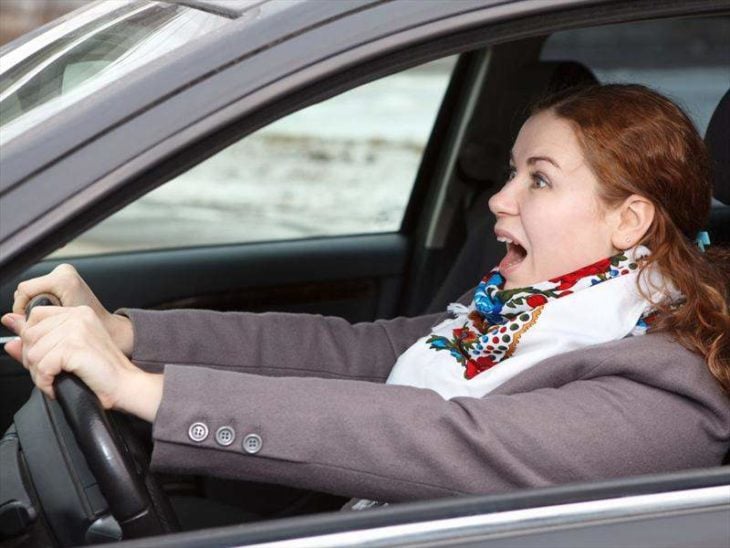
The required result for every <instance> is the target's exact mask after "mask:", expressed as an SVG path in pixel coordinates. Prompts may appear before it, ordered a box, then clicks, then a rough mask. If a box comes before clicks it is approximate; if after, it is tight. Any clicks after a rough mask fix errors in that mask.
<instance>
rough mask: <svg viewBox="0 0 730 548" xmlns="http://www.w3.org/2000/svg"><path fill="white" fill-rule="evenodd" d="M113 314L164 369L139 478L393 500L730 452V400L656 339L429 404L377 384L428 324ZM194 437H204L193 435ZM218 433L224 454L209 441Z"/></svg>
mask: <svg viewBox="0 0 730 548" xmlns="http://www.w3.org/2000/svg"><path fill="white" fill-rule="evenodd" d="M124 313H125V314H126V315H128V316H129V317H130V318H131V319H132V322H133V326H134V332H135V347H134V353H133V356H132V359H133V361H134V362H135V363H136V364H138V365H139V366H140V367H143V368H144V369H147V370H150V371H161V370H162V369H163V368H164V371H165V383H164V393H163V397H162V404H161V406H160V409H159V412H158V414H157V417H156V419H155V421H154V425H153V437H154V451H153V455H152V467H153V470H158V471H177V472H182V473H188V474H201V475H211V476H220V477H231V478H238V479H246V480H253V481H263V482H272V483H282V484H287V485H291V486H298V487H304V488H309V489H314V490H318V491H325V492H331V493H336V494H339V495H345V496H351V497H363V498H368V499H374V500H382V501H403V500H413V499H423V498H431V497H441V496H449V495H461V494H474V493H499V492H505V491H510V490H513V489H519V488H526V487H540V486H548V485H553V484H558V483H568V482H578V481H585V480H598V479H607V478H613V477H620V476H630V475H635V474H646V473H660V472H670V471H674V470H682V469H688V468H697V467H705V466H716V465H719V464H720V463H721V461H722V459H723V455H724V454H725V452H726V451H727V449H728V444H729V442H730V400H729V399H728V398H727V396H726V395H725V394H724V393H723V392H722V390H721V388H720V386H719V384H718V383H717V382H716V381H715V380H714V378H713V377H712V376H711V375H710V373H709V371H708V368H707V366H706V364H705V363H704V361H703V360H702V359H701V357H699V356H697V355H695V354H693V353H691V352H689V351H687V350H685V349H684V348H682V347H681V346H680V345H678V344H677V343H675V342H673V341H671V340H670V339H669V338H667V337H666V336H662V335H646V336H642V337H635V338H630V339H624V340H619V341H616V342H612V343H608V344H602V345H598V346H594V347H589V348H585V349H581V350H577V351H573V352H569V353H566V354H562V355H558V356H554V357H551V358H549V359H547V360H545V361H543V362H542V363H540V364H539V365H538V366H535V367H533V368H531V369H529V370H527V371H526V372H523V373H521V374H520V375H517V376H516V377H514V378H512V379H511V380H510V381H508V382H506V383H505V384H503V385H502V386H500V387H499V388H497V389H496V390H495V391H493V392H492V393H490V394H489V395H488V396H486V397H484V398H467V397H462V398H454V399H452V400H444V399H443V398H441V397H440V396H439V395H438V394H436V393H435V392H433V391H431V390H426V389H420V388H413V387H407V386H391V385H384V384H383V383H384V381H385V379H386V378H387V376H388V373H389V372H390V370H391V368H392V366H393V364H394V363H395V361H396V358H397V357H398V355H399V354H401V353H402V352H403V351H404V350H405V349H406V348H408V347H409V346H410V345H411V344H412V343H414V342H415V341H416V339H418V338H419V337H421V336H423V335H425V334H426V333H428V331H429V329H430V327H431V326H432V325H433V324H434V323H436V322H437V321H439V320H440V318H441V315H438V314H437V315H431V316H422V317H418V318H411V319H406V318H397V319H394V320H387V321H376V322H374V323H362V324H356V325H351V324H349V323H348V322H346V321H345V320H343V319H340V318H332V317H322V316H315V315H302V314H283V313H266V314H252V313H218V312H203V311H192V310H179V311H165V312H154V311H141V310H126V311H124ZM502 367H509V364H508V363H507V362H505V363H504V364H503V365H502ZM194 423H202V424H204V425H205V426H206V427H207V428H208V435H207V437H206V438H205V439H204V440H202V441H193V439H191V437H190V435H189V430H190V427H191V425H193V424H194ZM224 426H228V427H231V428H232V429H233V431H234V432H235V439H234V441H233V443H231V444H230V445H227V446H224V445H221V444H220V443H218V442H217V441H216V439H215V438H216V436H215V432H216V431H217V430H218V429H219V428H221V427H224ZM199 432H200V430H199V431H198V433H199ZM251 434H256V435H258V436H259V437H260V443H259V440H258V439H257V438H255V436H254V437H253V438H252V437H251V436H250V435H251ZM247 436H248V437H247ZM244 439H246V440H248V447H249V450H252V449H253V450H254V452H253V453H249V452H247V451H245V450H243V449H242V441H243V440H244Z"/></svg>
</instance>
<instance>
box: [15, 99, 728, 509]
mask: <svg viewBox="0 0 730 548" xmlns="http://www.w3.org/2000/svg"><path fill="white" fill-rule="evenodd" d="M489 207H490V209H491V211H492V213H493V214H494V215H496V217H497V223H496V230H495V232H496V237H497V238H498V239H500V240H503V241H505V243H506V246H507V251H506V254H505V257H504V258H503V259H502V261H501V262H500V263H499V266H498V267H497V268H496V269H495V270H494V271H492V272H491V273H489V274H488V275H487V276H486V277H485V278H484V280H482V282H481V283H480V285H479V286H478V287H477V289H476V290H475V291H474V292H472V294H469V295H467V296H465V297H464V298H462V299H461V301H460V303H456V304H455V305H453V306H451V307H450V311H449V313H448V314H444V315H435V316H425V317H419V318H411V319H406V318H398V319H395V320H389V321H377V322H374V323H368V324H358V325H350V324H348V323H347V322H345V321H344V320H341V319H337V318H323V317H319V316H309V315H293V314H279V313H269V314H248V313H226V314H224V313H214V312H201V311H170V312H145V311H140V310H123V311H120V312H119V313H117V314H110V313H109V312H107V311H106V310H105V309H104V308H103V307H102V306H101V304H100V303H99V302H98V301H97V300H96V298H95V297H94V296H93V294H92V293H91V291H90V290H89V288H88V287H87V286H86V285H85V284H84V282H83V281H82V280H81V278H79V276H78V274H76V272H75V271H74V270H73V268H72V267H69V266H61V267H58V268H57V269H56V270H54V271H53V272H52V273H51V274H49V275H48V276H44V277H41V278H36V279H33V280H28V281H26V282H23V283H21V284H20V285H19V287H18V290H17V292H16V295H15V303H14V314H8V315H6V316H4V317H3V319H2V321H3V323H4V324H5V325H6V326H7V327H9V328H11V329H13V330H14V331H16V332H18V333H19V334H20V335H21V340H20V341H14V342H10V343H8V344H7V346H6V350H7V352H8V353H9V354H10V355H12V356H13V357H14V358H15V359H17V360H19V361H22V363H23V364H24V365H25V366H26V367H27V368H28V369H29V370H30V373H31V375H32V376H33V379H34V382H35V383H36V384H37V385H38V387H39V388H40V389H41V390H43V391H44V392H46V393H48V394H49V395H52V394H53V388H52V381H53V377H54V376H55V375H56V374H57V373H58V372H59V371H61V370H66V371H70V372H74V373H76V374H77V375H79V376H80V377H81V378H82V379H83V380H84V381H85V382H86V383H87V384H88V385H89V386H90V387H91V389H92V390H93V391H94V392H95V393H96V394H97V395H98V396H99V398H100V400H101V402H102V404H103V405H104V407H105V408H116V409H120V410H122V411H126V412H128V413H132V414H135V415H137V416H139V417H141V418H143V419H146V420H148V421H152V422H154V427H153V437H154V451H153V455H152V466H153V469H157V470H175V471H178V472H187V473H196V474H207V475H218V476H225V477H236V478H241V479H249V480H258V481H268V482H273V483H284V484H288V485H293V486H299V487H306V488H311V489H316V490H320V491H329V492H333V493H337V494H341V495H348V496H353V497H364V498H368V499H375V500H383V501H399V500H409V499H419V498H429V497H436V496H445V495H455V494H463V493H494V492H500V491H507V490H510V489H515V488H521V487H535V486H544V485H550V484H554V483H562V482H571V481H580V480H590V479H599V478H610V477H618V476H628V475H632V474H641V473H656V472H664V471H671V470H678V469H683V468H689V467H701V466H711V465H717V464H720V462H721V461H722V459H723V455H724V454H725V452H726V451H727V449H728V443H729V442H730V401H729V400H728V397H727V393H726V392H725V391H730V364H729V363H728V359H729V356H730V339H729V336H728V332H729V331H730V319H729V317H728V308H727V293H726V291H727V290H726V287H725V280H724V279H723V274H722V273H721V272H720V271H719V270H718V269H717V268H716V267H714V266H713V265H712V264H711V262H710V261H709V260H708V256H709V253H708V254H704V255H703V254H702V253H701V252H700V250H699V249H698V248H697V247H696V246H695V244H694V238H695V235H696V233H697V232H698V231H699V230H701V229H702V225H703V223H704V221H705V219H706V218H707V215H708V211H709V207H710V184H709V180H708V160H707V156H706V153H705V150H704V147H703V144H702V141H701V140H700V138H699V136H698V135H697V132H696V131H695V129H694V128H693V126H692V124H691V122H690V121H689V119H688V118H687V117H686V115H684V113H682V112H681V110H680V109H679V108H678V107H676V106H675V105H674V104H673V103H671V102H670V101H669V100H667V99H666V98H664V97H662V96H660V95H658V94H656V93H654V92H652V91H650V90H648V89H646V88H643V87H641V86H619V85H610V86H595V87H590V88H586V89H583V90H579V91H573V92H568V93H564V94H562V95H559V96H556V97H553V98H551V99H549V100H547V101H546V102H544V103H542V104H540V105H538V106H537V108H536V109H535V111H534V112H533V114H532V116H531V117H530V118H529V119H528V121H527V122H526V123H525V124H524V126H523V127H522V129H521V131H520V133H519V136H518V137H517V140H516V142H515V144H514V148H513V151H512V158H511V166H510V175H509V178H508V180H507V182H506V184H505V185H504V188H502V190H501V191H499V192H498V193H497V194H495V195H494V196H493V197H492V199H491V201H490V204H489ZM715 255H717V256H720V255H721V253H720V252H719V251H715ZM42 292H51V293H54V294H56V295H57V296H58V297H59V298H60V299H61V301H62V303H63V304H64V308H58V307H44V308H37V309H34V310H33V312H32V314H31V316H30V318H29V320H28V321H27V322H26V321H25V320H24V319H23V316H22V312H23V310H24V308H25V306H26V304H27V303H28V301H29V299H30V298H31V297H32V296H34V295H37V294H39V293H42ZM647 330H648V331H649V334H644V333H645V332H646V331H647ZM364 381H370V382H364ZM384 382H387V384H386V385H383V383H384ZM723 389H724V390H723ZM222 433H225V434H222Z"/></svg>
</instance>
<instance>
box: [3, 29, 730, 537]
mask: <svg viewBox="0 0 730 548" xmlns="http://www.w3.org/2000/svg"><path fill="white" fill-rule="evenodd" d="M726 19H727V18H726ZM659 23H661V22H659ZM548 38H549V37H548V36H540V37H531V38H526V39H521V40H516V41H512V42H506V43H500V44H497V45H493V46H490V47H489V48H488V50H484V49H483V50H475V51H468V52H465V53H462V54H461V55H460V57H459V60H458V62H457V63H456V65H455V68H454V69H453V73H452V77H451V81H450V84H449V87H448V89H447V91H446V94H445V96H444V99H443V103H442V105H441V108H440V111H439V113H438V116H437V119H436V122H435V124H434V127H433V130H432V134H431V137H430V139H429V142H428V144H427V146H426V148H425V150H424V152H423V156H422V162H421V165H420V168H419V171H418V175H417V177H416V182H415V186H414V188H413V193H412V195H411V200H410V202H409V204H408V207H407V209H406V211H405V214H404V219H403V223H402V228H401V231H400V232H398V233H396V234H381V235H352V236H343V237H332V238H327V237H319V238H311V239H302V240H296V241H280V242H268V243H267V242H262V243H253V244H245V245H235V244H227V245H220V246H211V247H205V248H185V247H180V248H177V249H165V250H157V251H144V252H123V253H113V254H108V255H91V256H87V257H80V258H74V259H72V260H68V262H72V264H74V265H75V266H76V268H77V269H78V270H79V272H80V273H81V274H82V276H84V278H85V279H86V280H87V282H88V283H89V285H90V286H91V287H92V289H93V290H94V291H95V292H96V293H97V295H98V296H99V298H100V299H101V301H102V302H103V303H104V304H105V306H106V307H107V308H108V309H111V310H114V309H117V308H120V307H122V306H127V307H143V308H154V309H173V308H183V307H184V308H205V309H217V310H247V311H265V310H281V311H290V312H301V313H316V314H325V315H338V316H342V317H345V318H347V319H348V320H350V321H352V322H359V321H373V320H375V319H377V318H389V317H395V316H398V315H408V316H412V315H418V314H425V313H431V312H438V311H442V310H445V308H446V306H447V305H448V304H449V303H451V302H453V301H455V300H456V299H457V298H458V297H459V296H460V295H462V294H464V293H465V292H467V291H468V290H469V289H470V288H472V287H473V286H474V285H475V283H476V281H478V280H479V278H480V277H481V276H482V275H483V274H484V272H486V271H488V270H489V269H490V268H492V266H493V265H494V264H495V263H496V262H498V260H499V258H500V257H501V255H502V253H503V245H502V244H500V243H499V242H497V241H496V240H495V238H494V237H493V224H494V219H493V218H492V217H491V216H490V215H489V214H488V209H487V201H488V199H489V197H490V196H491V195H493V194H494V193H495V192H496V191H497V190H498V189H499V187H500V185H501V181H502V180H503V179H504V176H505V169H506V158H507V157H508V154H509V150H510V147H511V144H512V142H513V141H514V138H515V137H516V134H517V131H518V130H519V128H520V126H521V124H522V123H523V122H524V121H525V120H526V118H527V116H528V114H529V109H530V105H532V104H533V103H534V102H535V101H536V100H537V99H539V98H540V97H543V96H544V95H547V94H550V93H553V92H556V91H559V90H562V89H566V88H570V87H574V86H583V85H590V84H593V83H596V82H599V81H600V78H599V77H598V76H597V75H596V72H595V71H594V70H593V69H592V67H591V66H588V65H587V64H585V63H583V62H581V61H578V60H575V59H572V58H566V59H564V60H553V59H545V58H543V56H542V55H541V53H542V51H543V47H544V45H545V43H546V41H547V40H548ZM726 38H727V37H726ZM725 46H726V47H727V42H726V44H725ZM487 60H488V64H487ZM484 66H488V69H487V70H485V71H482V70H480V69H481V68H482V67H484ZM467 107H468V108H467ZM459 124H460V125H461V127H460V129H461V130H462V131H461V132H458V131H456V126H457V125H459ZM704 137H705V141H706V143H707V146H708V149H709V151H710V154H711V156H712V159H713V162H714V174H713V175H714V200H713V207H712V209H711V213H710V218H709V222H708V226H707V231H708V232H709V234H710V239H711V241H712V244H711V245H730V148H729V147H728V143H729V142H730V90H726V91H725V93H724V96H722V98H721V99H720V100H719V102H717V104H716V106H715V107H714V112H713V114H712V116H711V118H710V121H709V124H708V126H707V130H706V132H705V135H704ZM449 165H450V166H451V168H450V169H446V168H445V167H444V166H449ZM62 262H67V261H65V260H64V259H63V258H62V257H61V258H52V259H47V260H45V261H42V262H40V263H38V264H36V265H34V266H33V267H32V268H30V269H29V270H28V271H27V272H25V273H23V274H22V275H21V276H18V277H17V278H16V279H13V280H10V281H9V282H8V283H6V284H3V286H2V287H1V288H0V310H2V311H3V312H4V311H6V310H7V309H9V308H10V305H11V302H12V293H13V291H14V288H15V286H16V285H17V283H18V281H20V280H22V279H24V278H27V277H32V276H35V275H39V274H41V273H45V272H48V271H50V270H51V269H52V268H53V267H55V266H56V265H58V264H60V263H62ZM292 265H296V268H292ZM0 335H9V333H6V332H3V333H0ZM31 392H32V384H31V381H30V378H29V377H28V376H27V374H26V372H25V371H24V370H23V369H22V367H21V366H20V365H18V364H15V363H13V362H12V361H11V360H10V358H9V357H7V356H5V355H0V432H6V434H5V436H4V437H3V439H2V441H1V442H0V470H1V472H0V474H1V475H2V480H3V482H6V485H7V484H9V483H8V482H10V483H12V484H13V485H14V486H15V487H14V489H15V491H14V494H13V496H15V497H16V499H15V503H14V504H13V505H9V504H7V502H8V501H4V500H0V508H2V509H3V512H2V516H0V517H1V519H0V523H1V524H3V525H0V528H1V529H0V531H1V532H2V533H3V534H5V535H6V536H7V537H8V538H15V539H23V541H24V542H25V541H27V540H28V539H35V541H37V542H38V544H47V545H52V544H55V543H57V542H59V539H61V540H60V543H61V544H65V543H74V542H77V541H82V542H102V541H105V540H110V539H114V538H118V536H119V534H120V531H119V526H118V524H116V523H115V522H114V520H113V519H110V518H109V515H108V511H107V508H108V506H107V503H106V501H105V500H104V497H103V496H102V495H101V493H100V491H99V488H98V485H97V483H96V481H95V480H94V477H93V475H92V474H91V473H90V471H89V468H88V466H87V465H86V464H85V461H84V457H83V456H82V455H81V453H80V450H79V448H78V446H77V445H76V443H75V441H74V440H73V435H72V434H71V432H70V430H69V428H68V426H67V425H66V422H65V421H64V420H63V419H62V410H61V407H60V406H59V405H58V404H56V403H54V404H48V403H47V402H44V401H42V398H40V396H39V395H38V393H37V392H36V393H35V394H34V395H31ZM26 402H27V403H26ZM24 406H25V407H24ZM21 408H24V409H25V411H23V412H21V411H19V410H21ZM111 415H112V417H111V420H112V423H113V425H114V429H115V430H116V431H117V432H119V433H120V435H121V437H122V438H123V440H124V451H125V452H127V453H128V454H130V455H132V457H131V461H130V462H133V463H134V464H133V466H134V467H135V468H136V473H137V474H138V475H140V477H142V478H143V481H144V484H145V488H146V491H147V492H148V493H149V494H150V496H151V498H152V499H153V500H152V504H153V506H154V507H155V511H156V512H157V516H158V518H159V522H160V523H162V524H163V525H162V527H163V531H166V532H171V531H177V530H196V529H201V528H206V527H214V526H221V525H229V524H237V523H244V522H253V521H261V520H269V519H275V518H282V517H288V516H295V515H303V514H311V513H317V512H325V511H336V510H338V509H339V508H340V507H341V506H342V504H344V502H346V499H345V498H343V497H337V496H333V495H330V494H325V493H314V492H308V491H302V490H299V489H294V488H289V487H284V486H275V485H263V484H254V483H251V482H242V481H232V480H229V479H219V478H211V477H190V476H181V475H174V474H151V473H150V472H149V471H148V470H147V468H146V464H145V463H147V462H148V460H149V457H148V455H149V453H150V451H151V432H150V425H148V424H146V423H143V422H142V421H138V420H135V419H132V418H129V417H125V416H122V415H120V414H118V413H112V414H111ZM23 428H25V429H28V430H32V431H33V432H34V433H35V435H36V437H37V439H39V440H46V441H44V442H43V443H48V442H47V440H49V439H53V440H55V442H54V443H55V444H56V446H57V447H56V451H57V452H59V454H63V455H65V457H64V458H65V460H66V465H65V467H64V468H65V469H64V471H63V472H60V471H59V470H58V469H56V468H54V465H53V463H54V462H55V461H53V457H52V455H50V453H52V452H53V451H49V450H48V449H47V448H44V445H43V443H39V444H37V447H35V449H33V448H31V447H26V446H23V447H22V448H21V444H20V443H19V441H18V430H20V429H23ZM26 438H28V439H29V438H30V436H26ZM29 451H37V452H45V453H48V455H47V457H44V458H45V459H46V460H43V461H42V462H44V463H45V467H46V470H45V472H43V474H45V475H46V476H47V477H45V478H39V477H37V476H33V475H32V474H31V471H30V469H29V466H28V463H27V462H26V460H27V455H24V453H28V452H29ZM729 456H730V452H729ZM725 460H726V462H728V458H726V459H725ZM37 466H38V465H36V467H37ZM64 475H65V476H66V477H65V478H64V479H60V478H59V477H60V476H64ZM38 484H44V485H51V484H53V485H55V487H49V489H51V490H53V489H55V490H56V491H54V493H55V495H54V496H55V497H56V499H55V500H54V501H52V502H51V503H50V504H56V505H64V504H70V503H69V501H68V500H67V498H66V495H65V494H64V490H65V489H66V488H67V487H68V485H73V486H75V487H74V488H73V490H74V491H76V492H83V493H85V495H84V496H83V497H80V498H81V499H83V501H84V502H83V503H78V504H79V505H80V506H79V509H78V512H79V514H81V515H84V516H85V518H84V519H85V520H86V523H87V524H88V526H87V528H86V529H85V530H84V531H81V532H79V531H78V530H76V529H74V527H76V526H75V525H73V524H71V523H70V522H67V523H65V524H62V523H59V522H53V523H50V522H49V521H48V516H47V514H46V513H44V511H43V510H42V506H41V505H40V500H39V498H38V494H37V493H36V491H35V487H34V485H36V486H37V485H38ZM63 486H66V487H63ZM168 500H169V504H168ZM43 502H44V504H47V502H46V500H45V499H44V501H43ZM74 504H76V503H74ZM140 527H142V528H144V524H142V525H140Z"/></svg>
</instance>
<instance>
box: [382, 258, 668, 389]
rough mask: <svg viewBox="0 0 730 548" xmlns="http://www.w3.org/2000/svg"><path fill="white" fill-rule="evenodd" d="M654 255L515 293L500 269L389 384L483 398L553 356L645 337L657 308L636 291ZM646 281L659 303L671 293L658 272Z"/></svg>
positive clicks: (410, 353) (608, 262)
mask: <svg viewBox="0 0 730 548" xmlns="http://www.w3.org/2000/svg"><path fill="white" fill-rule="evenodd" d="M648 255H649V250H648V249H647V248H645V247H642V246H639V247H636V248H632V249H630V250H627V251H626V252H622V253H619V254H617V255H614V256H613V257H609V258H607V259H603V260H600V261H598V262H596V263H593V264H591V265H588V266H586V267H584V268H581V269H579V270H576V271H575V272H571V273H569V274H565V275H563V276H560V277H557V278H553V279H550V280H548V281H545V282H541V283H538V284H535V285H532V286H529V287H522V288H516V289H509V290H505V289H503V287H504V281H505V280H504V278H503V277H502V276H501V274H500V273H499V271H498V270H497V269H494V270H492V271H491V272H490V273H489V274H488V275H487V276H485V277H484V279H483V280H482V281H481V283H480V284H479V286H478V287H477V289H476V291H475V294H474V299H473V300H472V302H471V303H470V304H469V306H464V305H461V304H452V305H450V306H449V311H450V312H451V313H452V314H454V315H455V317H454V318H450V319H448V320H445V321H443V322H442V323H440V324H439V325H437V326H435V327H434V328H433V330H432V332H431V333H429V334H428V335H427V336H425V337H423V338H421V339H419V340H418V341H417V342H416V343H415V344H414V345H413V346H411V347H410V348H409V349H408V350H406V352H404V353H403V354H402V355H401V356H400V358H399V359H398V361H397V362H396V364H395V366H394V367H393V370H392V371H391V374H390V377H389V378H388V381H387V382H388V383H389V384H402V385H411V386H419V387H423V388H431V389H433V390H435V391H436V392H438V393H439V394H441V395H442V396H443V397H444V398H447V399H448V398H452V397H456V396H474V397H482V396H484V395H485V394H487V393H488V392H490V391H491V390H493V389H494V388H496V387H497V386H499V385H500V384H502V383H504V382H506V381H507V380H509V379H510V378H512V377H513V376H515V375H517V374H518V373H520V372H522V371H525V370H526V369H528V368H529V367H531V366H533V365H535V364H536V363H539V362H540V361H542V360H544V359H546V358H548V357H550V356H553V355H556V354H561V353H564V352H568V351H570V350H575V349H577V348H580V347H583V346H588V345H592V344H600V343H604V342H608V341H611V340H616V339H620V338H623V337H626V336H635V335H641V334H643V333H644V332H645V331H646V329H647V326H648V324H649V323H650V322H651V320H652V318H653V315H652V312H653V309H652V307H651V304H650V303H649V302H648V301H647V300H646V299H645V298H644V297H643V296H642V295H641V294H640V293H639V291H638V289H637V278H638V277H639V267H640V265H641V262H642V259H643V258H644V257H646V256H648ZM648 270H649V269H647V271H648ZM644 278H648V279H644ZM641 283H642V288H643V289H644V290H645V292H646V293H647V294H648V295H651V296H652V300H654V299H655V298H656V296H657V295H658V296H663V295H667V288H665V287H664V284H663V283H662V280H661V278H660V277H659V276H657V275H652V272H647V276H644V275H642V276H641ZM669 293H670V294H671V291H669ZM502 362H504V363H502Z"/></svg>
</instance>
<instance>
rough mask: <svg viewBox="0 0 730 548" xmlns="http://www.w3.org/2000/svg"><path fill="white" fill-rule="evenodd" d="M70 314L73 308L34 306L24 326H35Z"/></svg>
mask: <svg viewBox="0 0 730 548" xmlns="http://www.w3.org/2000/svg"><path fill="white" fill-rule="evenodd" d="M71 313H73V308H64V307H63V306H34V307H33V309H32V310H31V311H30V314H29V315H28V319H27V320H26V326H27V327H30V326H33V325H37V324H39V323H40V322H42V321H43V320H46V319H48V318H51V317H54V316H63V315H64V314H71Z"/></svg>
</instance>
